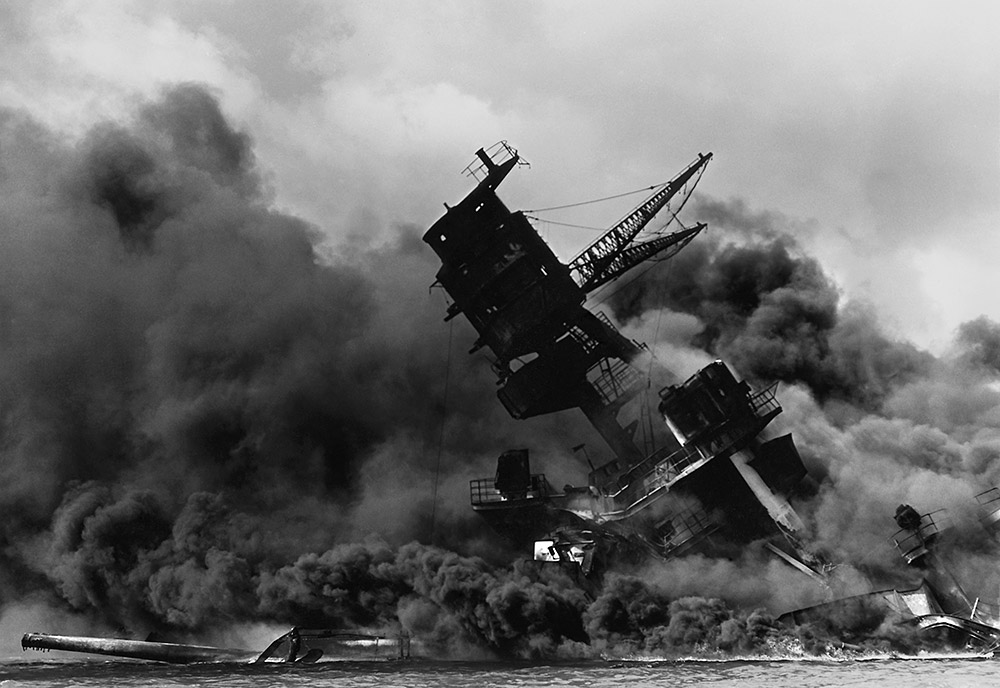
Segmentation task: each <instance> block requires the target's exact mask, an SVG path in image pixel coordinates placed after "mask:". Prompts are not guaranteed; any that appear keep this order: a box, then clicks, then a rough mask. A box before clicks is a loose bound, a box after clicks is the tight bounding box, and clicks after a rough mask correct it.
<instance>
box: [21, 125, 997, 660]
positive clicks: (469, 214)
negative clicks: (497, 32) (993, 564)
mask: <svg viewBox="0 0 1000 688" xmlns="http://www.w3.org/2000/svg"><path fill="white" fill-rule="evenodd" d="M476 156H477V158H476V160H475V161H474V162H473V164H471V165H469V167H467V168H466V173H467V174H468V175H469V176H471V177H472V178H474V179H475V181H476V182H477V184H476V187H475V188H474V189H472V191H470V192H469V194H468V195H467V196H466V197H465V198H464V199H462V200H461V202H459V203H458V204H457V205H455V206H451V207H449V206H448V205H447V204H445V207H446V208H447V212H446V213H445V215H444V216H442V217H441V218H440V219H439V220H438V221H437V222H435V223H434V224H433V225H432V226H431V228H430V229H429V230H428V231H427V232H426V234H424V237H423V240H424V241H425V242H426V243H427V244H429V245H430V247H431V248H432V249H433V250H434V251H435V253H437V255H438V257H439V258H440V259H441V263H442V265H441V268H440V270H439V271H438V273H437V280H436V282H435V285H439V286H441V287H443V288H444V290H445V291H446V292H447V294H448V295H449V297H450V299H451V304H450V305H449V306H448V308H447V314H446V317H445V320H451V319H452V318H455V317H456V316H458V315H459V314H462V315H464V316H465V317H466V318H467V319H468V320H469V322H470V323H471V324H472V326H473V327H474V328H475V330H476V332H477V333H478V335H479V336H478V339H476V341H475V344H474V346H473V348H472V350H471V351H470V353H474V352H476V351H477V350H479V349H482V348H483V347H485V348H487V349H489V351H490V352H491V353H492V358H493V359H494V362H493V370H494V371H495V373H496V375H497V380H498V391H497V396H498V397H499V399H500V401H501V403H502V404H503V406H504V408H505V409H506V410H507V411H508V413H509V414H510V415H511V416H512V417H514V418H516V419H526V418H532V417H535V416H540V415H543V414H550V413H556V412H560V411H565V410H569V409H579V410H580V411H582V412H583V414H584V416H585V417H586V418H587V420H588V421H589V422H590V424H591V425H592V426H593V428H594V429H595V430H596V431H597V433H598V434H599V435H600V437H601V438H602V439H603V440H604V442H605V443H606V444H607V446H608V448H609V449H610V450H611V453H612V458H611V459H610V460H608V461H606V462H605V463H603V464H601V465H599V466H594V465H593V464H592V463H591V460H590V457H589V455H588V454H587V453H586V448H585V447H584V446H583V445H581V446H579V447H576V448H575V449H574V451H580V452H581V453H583V455H584V458H585V459H586V461H587V463H588V464H590V468H591V470H590V474H589V479H588V481H587V484H586V485H582V486H571V485H566V486H565V487H563V488H562V489H556V488H555V487H554V486H553V485H552V484H550V483H549V481H548V480H547V479H546V477H545V474H544V473H533V472H532V469H531V464H530V461H529V450H528V449H511V450H509V451H505V452H503V453H502V454H500V456H499V458H498V460H497V469H496V474H495V476H494V477H491V478H483V479H479V480H473V481H472V482H471V484H470V488H471V502H472V508H473V509H474V510H475V511H476V512H477V513H478V514H480V515H481V516H482V517H483V518H485V519H486V520H487V521H488V522H489V524H490V525H491V526H492V528H493V529H494V530H496V531H497V532H498V533H500V534H501V535H503V536H505V537H506V538H508V539H509V540H510V541H512V542H513V543H515V544H516V545H517V546H519V547H521V548H522V549H523V550H524V551H531V552H533V554H534V559H535V560H536V561H540V562H551V563H556V564H562V565H565V566H569V567H571V568H572V569H573V570H575V571H576V572H577V573H578V575H579V577H580V580H581V582H582V583H584V584H585V585H586V583H587V581H588V580H591V581H592V580H596V579H598V578H599V577H600V575H601V573H602V572H603V571H605V570H607V568H608V567H609V565H610V564H611V563H612V562H632V563H639V562H642V561H643V560H647V559H649V558H659V559H664V560H666V559H670V558H674V557H682V556H685V555H688V554H694V553H701V554H705V555H709V556H715V557H735V556H737V555H738V554H739V553H740V551H742V550H745V549H746V548H747V547H748V546H756V545H759V546H762V547H763V548H765V550H766V551H768V552H770V554H771V555H773V556H775V557H777V558H778V559H780V560H781V561H783V562H785V563H786V564H788V565H789V566H792V567H794V568H795V569H797V570H798V571H800V572H801V573H802V574H804V575H806V576H809V577H811V578H813V579H815V580H816V581H817V582H819V583H820V584H824V583H825V581H826V580H827V576H828V574H829V573H830V571H831V570H832V569H833V568H834V567H833V566H832V565H831V564H830V563H828V562H825V561H823V560H822V559H821V558H820V557H819V556H817V555H816V554H815V553H813V552H811V551H809V549H808V548H807V547H806V546H804V544H803V542H802V541H801V539H800V534H801V532H802V530H803V523H802V520H801V518H800V517H799V516H798V514H797V513H796V512H795V509H794V508H793V506H792V503H791V502H792V501H793V500H794V499H795V498H796V497H801V496H808V494H809V493H810V491H811V490H814V489H815V482H814V481H812V479H811V478H810V477H809V475H808V473H807V471H806V468H805V466H804V465H803V463H802V460H801V458H800V456H799V454H798V451H797V450H796V448H795V444H794V442H793V441H792V437H791V435H788V434H786V435H783V436H779V437H768V436H767V435H766V433H765V431H766V429H767V426H768V425H769V424H770V422H771V421H772V420H774V418H775V417H777V416H778V414H780V413H781V410H782V409H781V406H780V404H779V403H778V400H777V397H776V394H775V392H776V388H777V383H775V384H773V385H771V386H769V387H767V388H765V389H761V390H753V389H751V388H750V386H749V385H748V384H747V383H746V382H743V381H739V380H737V379H736V377H734V375H733V373H732V371H731V370H730V369H729V368H728V367H727V366H726V364H725V363H724V362H723V361H718V360H717V361H715V362H713V363H711V364H709V365H707V366H705V367H704V368H702V369H701V370H699V371H697V372H696V373H695V374H694V375H692V376H691V377H690V378H688V379H687V380H685V381H683V382H679V383H675V384H667V385H666V386H664V387H662V388H661V389H659V390H658V400H657V401H656V408H657V410H658V415H659V416H660V418H662V421H663V422H662V423H659V422H657V423H655V424H654V423H653V422H652V420H651V417H652V414H650V413H649V408H650V399H649V397H650V394H649V393H648V391H647V390H648V388H649V381H650V380H651V379H652V373H653V371H654V370H656V371H657V372H658V373H659V377H661V378H664V377H666V378H668V379H669V378H671V377H672V376H671V374H670V372H669V371H667V370H666V369H665V368H664V367H663V366H662V365H661V364H660V363H659V362H657V361H656V360H655V358H654V357H653V356H652V354H651V352H650V351H649V349H648V348H647V347H646V346H645V345H644V344H640V343H638V342H635V341H632V340H630V339H628V338H627V337H625V336H624V335H623V334H622V333H621V332H619V330H618V329H617V328H616V327H615V326H614V324H613V323H612V322H611V320H610V319H609V318H608V317H606V316H605V315H604V314H602V313H595V312H593V311H591V310H589V309H588V308H587V307H586V305H585V304H586V302H587V299H588V295H590V294H592V293H594V292H595V291H596V290H598V289H600V288H601V287H603V286H605V285H608V284H609V283H611V282H613V281H614V280H616V279H618V278H619V277H621V276H623V275H624V274H625V273H627V272H628V271H630V270H631V269H633V268H635V267H637V266H639V265H640V264H642V263H644V262H646V261H650V260H665V259H668V258H670V257H672V256H674V255H676V254H677V253H678V252H679V251H681V250H682V249H683V248H684V247H685V246H687V245H688V244H689V243H690V242H691V241H693V240H694V239H695V238H696V237H697V236H698V235H699V234H700V233H701V232H702V231H703V230H705V228H706V226H707V225H706V224H705V223H698V224H694V225H692V226H690V227H685V226H683V225H682V224H681V223H680V221H679V220H677V214H678V213H679V212H680V210H681V208H682V207H683V206H684V204H685V202H686V201H687V199H688V198H689V197H690V194H691V192H692V191H693V190H694V187H695V186H696V185H697V183H698V181H699V180H700V179H701V176H702V175H703V173H704V171H705V168H706V166H707V165H708V163H709V161H710V160H711V159H712V154H711V153H708V154H704V155H702V154H699V155H698V157H697V158H696V159H695V160H694V161H693V162H691V163H690V164H689V165H688V166H687V167H685V168H684V170H682V171H681V172H680V173H679V174H678V175H677V176H675V177H674V178H673V179H671V180H670V181H668V182H666V183H664V184H661V185H658V186H654V187H650V188H649V190H652V191H653V193H652V195H650V196H649V197H648V198H646V200H644V201H643V202H642V203H640V204H639V205H638V206H637V207H636V208H635V209H634V210H633V211H632V212H630V213H629V214H627V215H626V216H625V217H624V218H623V219H622V220H621V221H619V222H618V223H617V224H615V225H614V226H613V227H611V228H610V229H609V230H607V231H606V232H605V233H603V234H602V235H601V236H600V237H599V238H598V239H596V240H595V241H594V242H593V243H591V244H590V245H589V246H588V247H587V248H585V249H584V250H583V251H582V252H581V253H580V254H579V255H578V256H577V257H576V258H574V259H573V260H571V261H570V262H569V263H567V264H564V263H562V262H560V261H559V259H558V258H557V257H556V255H555V254H554V253H553V251H552V250H551V249H550V248H549V246H548V245H547V244H546V242H545V241H544V240H543V239H542V237H541V236H540V235H539V233H538V232H537V231H536V230H535V228H534V226H532V224H531V223H530V222H529V217H528V216H526V214H525V213H524V212H522V211H516V212H511V211H510V210H508V209H507V207H506V206H505V205H504V203H503V202H502V201H501V200H500V198H499V197H498V196H497V194H496V189H497V187H498V186H499V184H500V183H501V182H502V181H503V180H504V179H505V178H506V177H507V175H508V174H509V173H510V172H511V171H512V170H513V169H514V168H515V167H518V166H520V165H526V164H527V163H526V162H525V161H524V160H522V159H521V157H520V156H519V155H518V153H517V151H516V150H514V149H513V148H512V147H511V146H509V145H508V144H507V143H506V142H504V141H501V142H499V143H497V144H495V145H494V146H492V147H491V148H490V149H489V150H484V149H480V150H479V151H477V153H476ZM661 211H666V214H669V215H670V221H668V222H667V223H666V224H665V225H664V226H662V227H661V228H659V229H658V230H655V231H647V230H646V227H647V225H649V224H650V222H651V221H652V220H653V219H654V218H655V217H656V216H657V215H658V214H659V213H661ZM674 221H676V222H677V225H679V226H680V228H679V229H678V230H676V231H671V232H668V231H666V230H667V229H668V228H669V227H670V226H671V225H672V223H673V222H674ZM644 421H645V423H644ZM978 500H979V507H980V511H981V514H982V523H983V525H984V526H985V527H986V528H987V530H989V531H990V532H991V533H998V532H1000V490H998V489H996V488H994V489H992V490H990V491H988V492H985V493H983V494H981V495H979V496H978ZM895 518H896V521H897V524H898V526H899V530H898V532H896V533H895V535H893V536H892V540H893V542H894V544H895V545H896V547H897V548H898V550H899V552H900V554H901V556H902V557H903V559H904V560H905V562H906V563H907V564H908V565H910V566H912V567H914V569H915V571H916V572H918V573H919V577H920V578H921V582H920V584H919V585H918V586H916V587H914V588H912V589H904V590H899V589H887V590H880V591H875V592H870V593H867V594H863V595H858V596H855V597H850V598H846V599H845V598H842V599H836V600H833V601H830V602H827V603H825V604H821V605H818V606H814V607H810V608H807V609H801V610H796V611H792V612H788V613H786V614H784V615H783V616H782V617H779V620H785V621H789V622H796V623H802V622H808V621H810V620H817V619H823V618H831V617H833V616H836V615H838V614H841V615H842V614H844V613H847V614H850V613H852V611H856V610H864V609H871V608H878V609H879V610H880V611H882V612H884V613H886V614H887V615H888V617H887V618H890V619H894V620H895V621H897V622H898V623H900V624H909V625H911V626H913V627H915V628H916V629H919V630H920V631H928V632H935V633H936V632H939V631H940V630H941V629H944V630H945V632H947V633H950V634H951V635H952V640H954V641H957V642H958V643H959V644H963V645H966V646H968V647H973V648H976V649H978V650H980V651H982V652H984V653H993V652H994V651H996V650H998V649H1000V606H998V605H996V604H989V603H987V602H984V601H982V600H979V599H975V600H972V599H970V597H969V596H968V595H967V594H966V593H965V592H964V591H963V590H962V588H961V586H960V585H959V584H958V582H957V580H956V579H955V577H954V576H953V575H952V574H951V573H950V572H949V570H948V567H947V562H946V561H945V558H944V557H941V556H938V553H937V550H938V547H939V545H940V544H941V543H943V542H946V541H947V538H948V533H947V530H948V529H947V528H946V527H943V526H942V522H941V521H942V512H940V511H939V512H933V513H929V514H920V513H919V512H917V511H916V510H915V509H913V508H912V507H910V506H908V505H900V506H899V508H898V509H897V510H896V514H895ZM22 646H23V647H24V648H25V649H36V650H63V651H71V652H86V653H95V654H103V655H111V656H116V657H126V658H135V659H146V660H155V661H163V662H174V663H192V662H206V661H207V662H212V661H241V662H251V663H263V662H285V663H311V662H315V661H321V660H323V661H328V660H331V659H343V658H348V659H372V658H380V659H384V658H407V657H409V656H410V639H409V637H408V636H405V635H398V636H392V635H359V634H356V633H351V632H344V631H338V630H335V629H318V630H307V629H299V628H293V629H292V630H291V631H289V632H288V633H285V634H283V635H282V636H280V637H278V638H277V639H276V640H275V641H274V642H273V643H271V645H269V646H268V647H267V648H266V649H264V650H263V651H259V652H256V651H250V650H234V649H225V648H214V647H204V646H193V645H177V644H172V643H160V642H152V641H134V640H123V639H103V638H86V637H74V636H58V635H47V634H40V633H28V634H26V635H25V636H24V638H23V640H22Z"/></svg>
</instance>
